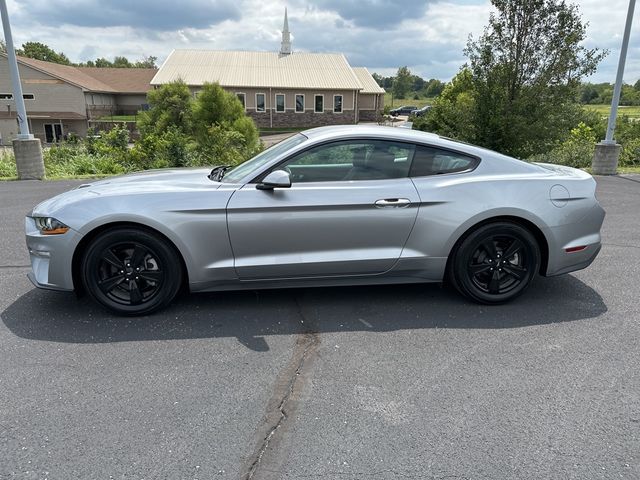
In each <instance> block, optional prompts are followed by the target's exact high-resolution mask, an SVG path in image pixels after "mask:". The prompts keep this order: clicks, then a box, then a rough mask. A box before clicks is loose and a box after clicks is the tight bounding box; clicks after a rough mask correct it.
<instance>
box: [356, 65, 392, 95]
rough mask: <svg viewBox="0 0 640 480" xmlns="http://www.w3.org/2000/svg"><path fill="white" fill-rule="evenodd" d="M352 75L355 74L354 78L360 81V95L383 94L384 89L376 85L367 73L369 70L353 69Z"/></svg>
mask: <svg viewBox="0 0 640 480" xmlns="http://www.w3.org/2000/svg"><path fill="white" fill-rule="evenodd" d="M353 73H355V74H356V77H358V80H360V83H361V84H362V90H360V93H384V92H385V90H384V88H382V87H381V86H380V85H378V82H376V81H375V80H374V78H373V77H372V76H371V74H370V73H369V70H367V69H366V68H365V67H353Z"/></svg>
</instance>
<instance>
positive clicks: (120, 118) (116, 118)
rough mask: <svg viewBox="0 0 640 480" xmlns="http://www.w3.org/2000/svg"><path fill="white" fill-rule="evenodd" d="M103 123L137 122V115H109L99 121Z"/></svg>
mask: <svg viewBox="0 0 640 480" xmlns="http://www.w3.org/2000/svg"><path fill="white" fill-rule="evenodd" d="M98 120H99V121H101V122H137V121H138V118H137V115H107V116H105V117H100V118H99V119H98Z"/></svg>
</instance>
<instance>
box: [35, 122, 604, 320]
mask: <svg viewBox="0 0 640 480" xmlns="http://www.w3.org/2000/svg"><path fill="white" fill-rule="evenodd" d="M595 188H596V183H595V181H594V179H593V178H592V177H591V176H590V175H589V174H587V173H585V172H583V171H581V170H576V169H573V168H569V167H560V166H554V165H545V164H531V163H526V162H523V161H520V160H516V159H514V158H510V157H506V156H504V155H500V154H498V153H496V152H492V151H489V150H485V149H482V148H478V147H475V146H471V145H467V144H463V143H459V142H455V141H452V140H448V139H445V138H441V137H439V136H437V135H434V134H429V133H424V132H417V131H412V130H408V129H403V128H390V127H377V126H336V127H323V128H316V129H312V130H307V131H305V132H302V133H298V134H296V135H294V136H292V137H290V138H288V139H287V140H284V141H283V142H281V143H279V144H277V145H275V146H273V147H271V148H269V149H267V150H265V151H264V152H262V153H261V154H259V155H257V156H256V157H254V158H252V159H251V160H249V161H247V162H245V163H243V164H241V165H239V166H237V167H235V168H230V167H216V168H214V169H213V170H209V169H201V168H197V169H167V170H156V171H148V172H142V173H136V174H132V175H125V176H122V177H117V178H110V179H107V180H101V181H96V182H92V183H89V184H86V185H81V186H79V187H78V188H76V189H75V190H72V191H69V192H66V193H63V194H61V195H58V196H56V197H54V198H52V199H49V200H47V201H45V202H43V203H41V204H40V205H38V206H37V207H35V208H34V209H33V211H32V212H31V213H30V214H29V215H28V216H27V218H26V238H27V246H28V248H29V253H30V255H31V264H32V267H33V271H32V272H31V273H29V278H30V279H31V281H32V282H33V283H34V284H35V285H36V286H38V287H42V288H48V289H54V290H66V291H71V290H76V291H83V292H87V293H88V294H89V295H90V296H91V297H93V298H94V299H95V300H96V301H97V302H99V303H100V304H102V305H103V306H105V307H107V308H108V309H110V310H112V311H113V312H116V313H118V314H121V315H142V314H147V313H150V312H152V311H155V310H157V309H159V308H161V307H164V306H166V305H167V304H169V303H170V302H171V301H172V299H173V298H174V297H175V296H176V294H177V293H178V291H179V290H180V289H181V287H184V286H186V287H188V288H189V289H190V290H191V291H193V292H199V291H216V290H232V289H259V288H276V287H308V286H329V285H356V284H388V283H409V282H442V281H443V280H448V281H449V282H450V283H451V284H452V285H454V286H455V287H456V288H457V289H458V290H459V291H460V292H461V293H462V294H464V295H465V296H467V297H469V298H470V299H472V300H474V301H477V302H481V303H486V304H497V303H502V302H505V301H508V300H511V299H512V298H514V297H516V296H517V295H519V294H520V293H522V292H523V291H524V290H525V288H526V287H527V286H528V285H529V283H530V282H531V280H532V279H533V278H534V277H535V276H536V275H537V274H538V273H540V274H541V275H544V276H552V275H560V274H563V273H567V272H571V271H574V270H579V269H582V268H585V267H587V266H588V265H589V264H591V262H592V261H593V259H594V258H595V257H596V255H597V254H598V251H599V250H600V227H601V226H602V222H603V219H604V215H605V213H604V211H603V209H602V208H601V207H600V205H599V203H598V201H597V200H596V197H595Z"/></svg>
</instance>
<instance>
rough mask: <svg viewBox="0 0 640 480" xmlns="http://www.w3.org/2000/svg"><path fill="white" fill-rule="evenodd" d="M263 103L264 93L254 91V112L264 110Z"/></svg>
mask: <svg viewBox="0 0 640 480" xmlns="http://www.w3.org/2000/svg"><path fill="white" fill-rule="evenodd" d="M264 103H265V101H264V93H256V112H264V111H266V108H265V105H264Z"/></svg>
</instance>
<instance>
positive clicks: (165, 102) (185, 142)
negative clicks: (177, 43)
mask: <svg viewBox="0 0 640 480" xmlns="http://www.w3.org/2000/svg"><path fill="white" fill-rule="evenodd" d="M147 101H148V102H149V105H150V106H151V109H150V110H149V111H147V112H142V113H141V115H140V120H139V122H138V126H139V128H140V133H141V141H140V142H139V144H140V146H139V147H138V146H136V147H137V151H136V152H135V153H136V154H139V155H140V156H142V157H145V158H149V159H151V160H149V161H148V163H149V164H150V165H155V166H176V165H179V166H184V165H211V164H235V163H239V162H242V161H244V160H246V159H247V158H249V157H251V156H253V155H254V154H256V153H257V152H258V151H259V150H260V148H261V146H260V139H259V136H258V129H257V128H256V125H255V123H254V122H253V120H252V119H251V118H249V117H247V116H246V114H245V112H244V108H243V107H242V104H241V103H240V101H239V100H238V98H237V97H236V96H235V95H233V94H231V93H229V92H226V91H225V90H223V89H222V87H220V85H218V84H205V85H204V86H203V87H202V89H201V90H200V92H198V96H197V98H196V99H195V100H194V99H193V97H192V95H191V91H190V90H189V87H188V86H187V85H186V84H185V83H184V82H183V81H182V80H178V81H175V82H171V83H167V84H164V85H162V86H161V87H160V88H158V89H155V90H151V91H150V92H149V93H147Z"/></svg>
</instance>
